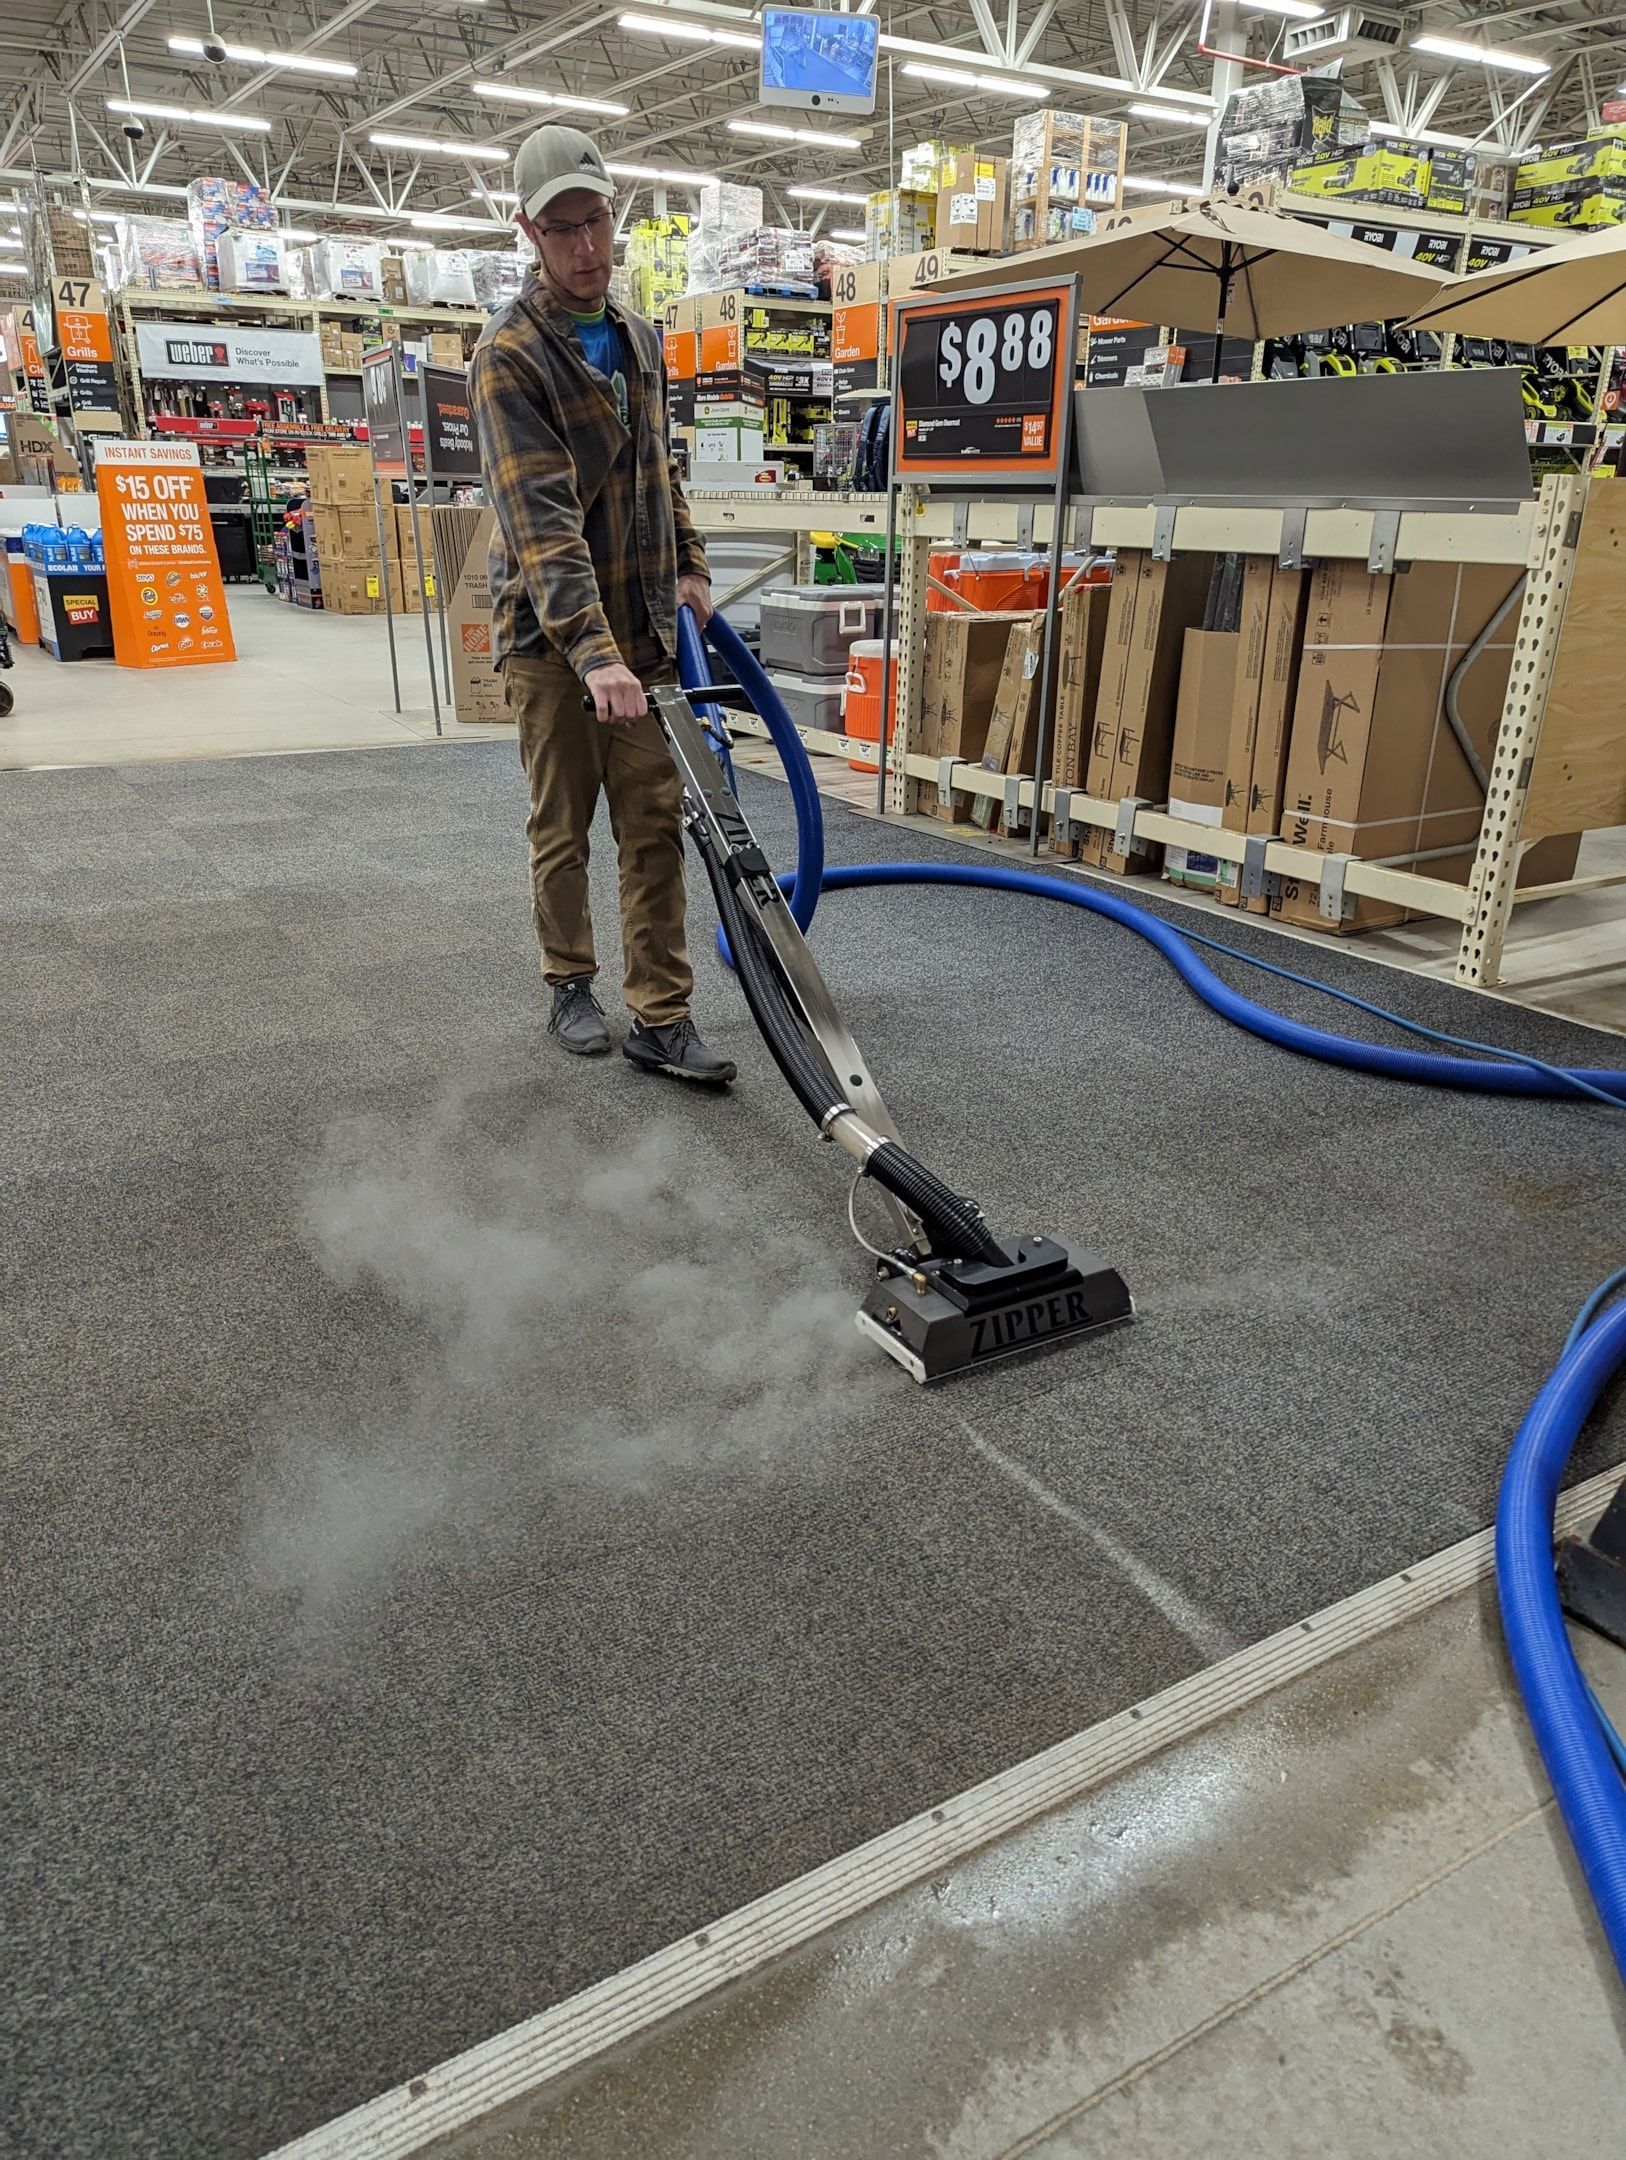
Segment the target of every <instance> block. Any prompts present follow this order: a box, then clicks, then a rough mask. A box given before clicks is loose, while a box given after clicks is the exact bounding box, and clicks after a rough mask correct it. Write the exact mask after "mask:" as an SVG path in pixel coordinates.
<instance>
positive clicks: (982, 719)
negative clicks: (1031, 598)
mask: <svg viewBox="0 0 1626 2160" xmlns="http://www.w3.org/2000/svg"><path fill="white" fill-rule="evenodd" d="M1028 620H1029V615H1028V612H1027V610H1025V609H1024V610H1022V611H1021V612H1019V613H1016V614H986V615H980V614H966V613H963V612H962V611H960V610H958V609H956V610H954V611H953V612H951V613H949V614H947V615H928V616H927V617H926V650H925V657H924V664H923V668H922V674H921V687H920V718H919V723H918V726H917V727H916V729H915V731H914V733H913V734H912V736H911V738H910V744H909V747H910V751H911V753H912V754H914V755H916V756H919V757H929V758H945V757H949V758H956V759H958V760H959V761H960V762H961V763H962V764H967V765H977V764H980V763H981V762H982V755H983V751H984V750H985V749H986V748H987V744H988V722H989V720H990V718H991V716H992V714H993V709H994V694H995V692H996V691H997V689H998V687H999V677H1000V671H1001V669H1002V668H1003V667H1004V664H1005V649H1006V647H1007V645H1008V644H1009V643H1010V635H1011V629H1012V627H1013V625H1015V624H1019V623H1026V622H1027V621H1028ZM916 807H917V808H918V809H920V810H923V811H925V812H926V814H927V815H928V816H931V817H939V818H943V819H945V820H946V821H948V822H950V823H957V822H959V821H962V820H964V819H965V818H968V817H969V816H970V815H971V804H970V801H969V799H967V798H964V797H962V798H961V800H960V801H959V802H957V803H941V802H939V801H938V796H937V783H936V781H935V780H923V781H921V782H920V783H919V786H918V793H917V796H916Z"/></svg>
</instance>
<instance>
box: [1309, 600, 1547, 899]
mask: <svg viewBox="0 0 1626 2160" xmlns="http://www.w3.org/2000/svg"><path fill="white" fill-rule="evenodd" d="M1517 574H1518V573H1517V572H1516V571H1515V570H1513V569H1511V568H1507V567H1502V566H1499V565H1491V564H1463V565H1454V564H1449V563H1417V564H1415V565H1414V566H1413V567H1412V568H1411V569H1410V570H1408V571H1405V572H1400V573H1396V574H1395V575H1393V576H1373V575H1372V573H1371V572H1369V571H1368V570H1366V569H1365V568H1364V567H1363V566H1362V565H1360V564H1358V563H1354V562H1325V563H1322V564H1321V565H1319V567H1318V568H1317V569H1316V571H1315V572H1314V574H1313V577H1312V581H1311V591H1310V602H1309V613H1308V617H1307V620H1306V625H1305V632H1304V649H1303V658H1302V661H1301V664H1300V673H1299V687H1298V696H1297V700H1296V702H1295V706H1294V712H1293V729H1292V736H1291V740H1290V742H1289V746H1288V758H1287V778H1286V799H1285V803H1284V806H1283V812H1282V821H1281V834H1282V837H1283V839H1285V840H1288V841H1290V842H1291V843H1292V844H1293V845H1294V846H1295V847H1305V848H1313V849H1315V850H1316V851H1317V852H1318V853H1322V854H1332V853H1348V854H1352V855H1359V856H1363V857H1366V858H1367V859H1369V860H1370V859H1379V858H1399V859H1400V861H1401V863H1402V864H1404V862H1405V860H1406V858H1407V857H1408V855H1410V854H1414V853H1422V852H1431V851H1432V850H1434V849H1436V848H1440V847H1449V846H1452V845H1454V844H1458V843H1460V845H1461V848H1462V853H1461V855H1460V856H1457V857H1449V858H1445V859H1444V860H1439V859H1436V860H1432V861H1430V862H1428V863H1427V864H1426V866H1421V867H1424V868H1425V872H1426V874H1427V875H1428V876H1431V877H1435V876H1438V877H1453V876H1455V877H1465V876H1466V875H1467V872H1468V869H1469V867H1470V865H1471V862H1472V857H1473V852H1474V848H1475V845H1476V843H1477V840H1478V834H1479V826H1480V821H1481V815H1482V811H1483V798H1482V797H1481V795H1480V792H1479V787H1478V784H1477V782H1476V781H1475V779H1474V776H1473V774H1472V772H1471V771H1470V770H1469V767H1468V763H1467V760H1466V759H1465V758H1464V757H1463V755H1462V752H1461V750H1460V748H1459V747H1458V745H1457V742H1456V738H1455V737H1454V736H1453V734H1452V733H1451V730H1450V727H1449V725H1448V724H1447V722H1446V720H1445V718H1444V713H1443V701H1444V694H1445V686H1446V683H1447V680H1448V679H1449V676H1450V674H1451V671H1452V669H1453V668H1454V667H1455V666H1456V664H1457V662H1458V661H1459V660H1460V659H1461V658H1462V655H1463V653H1464V652H1465V651H1466V650H1467V648H1468V646H1469V644H1470V643H1471V642H1472V641H1473V639H1474V638H1475V637H1476V636H1477V635H1478V634H1479V632H1480V631H1481V630H1482V629H1483V628H1484V626H1485V624H1486V623H1487V622H1488V621H1489V620H1490V618H1491V616H1492V615H1493V614H1494V613H1495V612H1496V609H1497V608H1498V606H1499V605H1500V604H1501V602H1502V600H1503V599H1504V598H1505V597H1506V595H1507V592H1508V590H1509V588H1510V587H1511V585H1512V584H1513V582H1514V579H1515V577H1516V576H1517ZM1517 623H1518V618H1517V615H1516V614H1510V615H1509V616H1508V618H1507V620H1506V621H1504V622H1503V623H1502V624H1501V625H1500V627H1499V628H1498V630H1497V631H1496V634H1495V636H1494V637H1493V638H1492V640H1491V642H1490V644H1489V645H1488V646H1487V647H1486V649H1485V650H1484V652H1483V653H1482V654H1481V656H1480V658H1479V660H1478V661H1477V662H1476V664H1475V665H1474V667H1473V668H1471V669H1470V670H1469V672H1468V674H1467V675H1466V676H1465V677H1464V679H1463V682H1462V685H1461V689H1460V692H1459V695H1458V701H1457V702H1458V707H1459V710H1460V711H1461V713H1462V716H1463V720H1464V722H1465V724H1466V725H1467V727H1468V729H1469V731H1470V733H1471V734H1472V735H1473V736H1474V738H1475V740H1476V742H1477V743H1478V744H1480V745H1481V746H1482V754H1484V752H1485V751H1486V750H1488V748H1489V746H1490V743H1491V741H1492V738H1493V736H1494V735H1495V732H1496V728H1497V725H1498V723H1499V721H1500V717H1501V711H1502V702H1503V698H1504V695H1505V692H1506V687H1507V676H1508V669H1509V666H1510V664H1511V661H1512V655H1513V644H1514V639H1515V637H1516V635H1517ZM1270 912H1271V914H1272V915H1273V916H1275V915H1279V916H1281V918H1282V919H1283V920H1284V921H1287V922H1296V923H1303V924H1307V925H1309V926H1311V927H1313V928H1320V929H1331V928H1333V927H1335V926H1334V925H1332V924H1329V923H1327V922H1325V921H1324V920H1323V918H1322V916H1321V913H1320V909H1319V905H1318V902H1317V897H1316V893H1315V890H1314V888H1313V887H1300V886H1298V885H1297V884H1295V883H1293V882H1291V881H1288V882H1285V883H1284V884H1283V887H1282V889H1281V891H1280V892H1279V893H1277V894H1275V895H1273V897H1272V900H1271V906H1270ZM1404 915H1405V910H1404V909H1403V908H1399V907H1396V906H1393V905H1390V904H1389V903H1386V902H1381V901H1374V900H1370V899H1365V898H1363V899H1361V900H1359V901H1358V902H1357V903H1356V907H1355V912H1354V914H1353V916H1351V917H1349V918H1348V919H1346V921H1345V922H1344V923H1343V924H1341V925H1339V926H1336V927H1340V928H1343V929H1370V928H1375V927H1377V926H1378V925H1380V924H1383V923H1393V922H1399V921H1402V920H1403V919H1404Z"/></svg>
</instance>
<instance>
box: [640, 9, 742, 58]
mask: <svg viewBox="0 0 1626 2160" xmlns="http://www.w3.org/2000/svg"><path fill="white" fill-rule="evenodd" d="M616 27H617V28H618V29H621V30H630V31H631V32H632V33H633V35H634V36H635V37H656V38H679V39H681V40H683V41H684V42H685V43H686V44H691V45H733V46H737V47H738V48H739V49H740V51H742V52H760V51H761V50H762V37H761V34H760V32H759V33H756V34H752V33H751V32H750V31H746V30H713V29H712V28H711V26H710V25H709V24H707V23H697V22H685V21H684V20H683V18H682V17H681V16H679V15H673V16H670V17H667V16H663V15H618V16H617V17H616Z"/></svg>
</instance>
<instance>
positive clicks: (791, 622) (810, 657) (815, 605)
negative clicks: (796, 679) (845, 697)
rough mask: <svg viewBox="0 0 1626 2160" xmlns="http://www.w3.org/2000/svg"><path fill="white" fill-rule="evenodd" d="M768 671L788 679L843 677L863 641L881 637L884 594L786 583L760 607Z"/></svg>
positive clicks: (765, 597)
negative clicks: (852, 652) (849, 659)
mask: <svg viewBox="0 0 1626 2160" xmlns="http://www.w3.org/2000/svg"><path fill="white" fill-rule="evenodd" d="M758 621H759V624H760V626H761V631H760V634H761V658H762V665H763V666H764V667H765V668H770V669H772V668H782V669H783V670H784V671H785V673H786V674H788V675H806V676H827V675H845V674H846V672H847V653H848V649H849V647H850V646H852V645H854V644H855V643H856V642H857V640H858V639H859V638H874V637H879V636H880V634H881V627H880V626H881V595H880V593H879V592H878V591H876V590H874V589H861V588H859V587H856V586H852V585H782V586H779V587H778V588H777V589H773V590H770V591H767V592H765V593H763V595H762V598H761V602H760V603H759V607H758Z"/></svg>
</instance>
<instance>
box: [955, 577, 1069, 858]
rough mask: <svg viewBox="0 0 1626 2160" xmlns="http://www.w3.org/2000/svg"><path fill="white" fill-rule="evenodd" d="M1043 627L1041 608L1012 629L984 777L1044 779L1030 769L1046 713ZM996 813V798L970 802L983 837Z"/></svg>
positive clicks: (986, 749)
mask: <svg viewBox="0 0 1626 2160" xmlns="http://www.w3.org/2000/svg"><path fill="white" fill-rule="evenodd" d="M1044 622H1045V619H1044V611H1043V609H1035V610H1034V611H1033V612H1032V613H1031V614H1029V615H1027V616H1026V617H1025V619H1020V620H1017V621H1014V622H1013V623H1012V624H1011V628H1010V631H1009V634H1008V636H1007V639H1006V644H1005V657H1004V660H1003V661H1002V663H1001V665H1000V670H999V681H998V683H997V684H996V685H995V688H994V702H993V708H992V710H991V712H990V713H989V716H988V739H987V741H986V743H985V744H984V745H983V752H982V768H983V770H984V772H994V773H1022V774H1025V775H1026V776H1027V777H1029V778H1040V779H1042V778H1043V777H1044V776H1043V775H1042V774H1040V775H1036V774H1035V773H1034V770H1033V768H1034V762H1035V760H1034V752H1035V750H1036V748H1037V745H1038V738H1039V726H1040V720H1041V716H1042V714H1043V710H1044V708H1043V705H1042V704H1041V702H1040V694H1041V692H1042V690H1043V687H1044ZM1053 688H1054V686H1052V689H1053ZM1000 814H1001V813H1000V805H999V801H998V798H997V797H995V796H992V795H978V796H975V797H974V798H973V800H972V804H971V821H972V823H973V824H975V825H980V826H981V827H982V828H983V830H984V831H985V832H993V831H994V830H995V829H996V828H997V827H998V824H999V821H1000Z"/></svg>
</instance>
